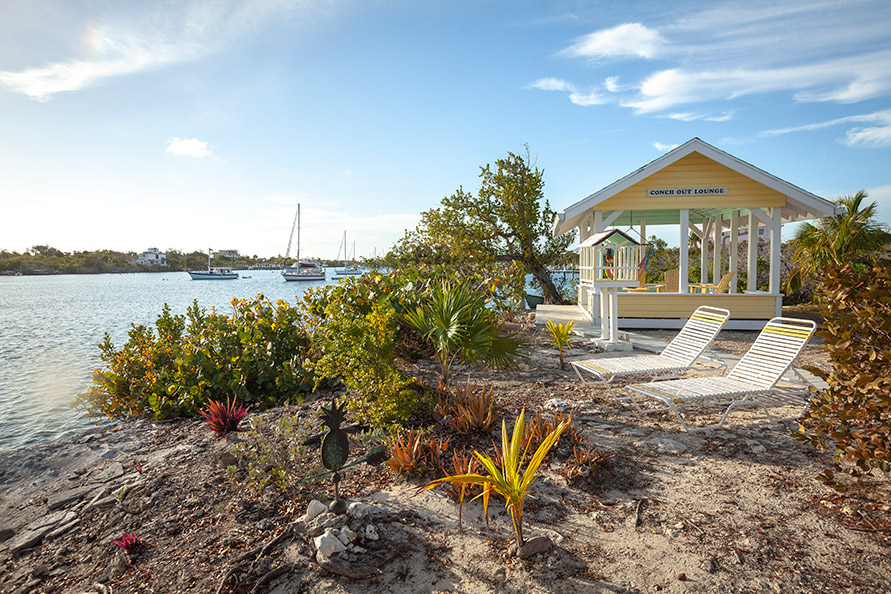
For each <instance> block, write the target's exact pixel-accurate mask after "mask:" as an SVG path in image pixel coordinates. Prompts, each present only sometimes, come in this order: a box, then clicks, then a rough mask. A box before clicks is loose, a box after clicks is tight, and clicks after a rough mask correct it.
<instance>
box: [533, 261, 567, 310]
mask: <svg viewBox="0 0 891 594" xmlns="http://www.w3.org/2000/svg"><path fill="white" fill-rule="evenodd" d="M530 272H531V273H532V276H534V277H535V280H537V281H538V284H539V285H541V292H542V297H544V302H545V303H560V301H561V299H560V293H559V292H558V291H557V286H556V285H554V281H552V280H551V273H550V272H548V269H547V268H545V267H544V266H542V265H540V264H536V265H534V266H532V269H531V270H530Z"/></svg>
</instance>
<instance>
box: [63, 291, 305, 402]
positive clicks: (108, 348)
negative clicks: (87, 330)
mask: <svg viewBox="0 0 891 594" xmlns="http://www.w3.org/2000/svg"><path fill="white" fill-rule="evenodd" d="M232 308H233V310H234V313H233V314H232V316H225V315H221V314H218V313H215V312H213V311H211V312H210V313H207V312H206V311H205V310H204V309H202V308H200V307H199V306H198V303H197V302H195V303H193V304H192V306H191V307H189V309H188V312H187V314H186V315H185V316H181V315H172V314H171V311H170V308H169V307H168V306H167V305H165V306H164V308H163V310H162V312H161V315H159V316H158V319H157V321H156V323H155V327H156V330H157V333H155V332H153V331H152V329H151V328H148V327H146V326H142V325H133V326H132V327H131V329H130V332H129V336H128V340H127V342H126V343H125V344H124V346H123V347H121V348H120V349H116V348H115V347H114V345H113V344H112V342H111V339H110V337H109V336H108V335H106V336H105V339H104V340H103V342H102V343H101V344H100V345H99V348H100V350H101V357H102V360H103V361H104V363H105V368H104V369H101V370H97V371H95V372H94V373H93V384H94V385H93V387H91V388H90V389H89V390H88V391H87V392H86V393H84V394H81V395H79V396H78V398H77V400H76V402H75V404H82V405H84V406H86V408H87V409H88V410H89V411H90V413H91V414H93V415H106V416H108V417H125V416H129V415H137V416H147V415H148V416H152V417H154V418H155V419H165V418H169V417H175V416H182V415H186V416H193V415H196V414H197V413H198V411H199V410H200V409H201V408H203V407H204V406H205V405H206V404H207V402H208V400H209V399H211V398H213V399H220V398H222V397H223V396H224V395H231V396H232V397H234V398H237V399H238V400H240V401H242V402H244V403H248V404H257V405H261V406H271V405H275V404H279V403H282V402H286V401H289V400H293V399H295V398H299V397H300V395H301V394H304V393H307V392H310V391H311V390H312V389H313V387H314V385H315V383H316V382H315V381H314V380H315V378H314V377H313V376H312V373H311V372H309V371H307V370H306V369H305V368H304V357H305V356H306V355H307V354H308V349H309V344H310V341H309V336H308V334H307V332H306V330H305V329H304V328H303V325H302V324H301V313H300V310H299V309H297V308H293V307H291V306H289V305H288V304H287V303H285V302H284V301H278V302H277V303H275V304H272V303H271V302H269V301H268V300H266V299H265V298H264V297H263V296H262V295H258V296H257V297H256V298H254V299H244V300H239V299H233V300H232Z"/></svg>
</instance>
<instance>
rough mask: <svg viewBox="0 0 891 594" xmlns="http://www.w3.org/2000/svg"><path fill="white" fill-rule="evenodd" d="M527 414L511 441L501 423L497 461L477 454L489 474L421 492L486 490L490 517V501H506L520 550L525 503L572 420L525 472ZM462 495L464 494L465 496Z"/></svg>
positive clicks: (546, 443) (547, 440) (453, 479)
mask: <svg viewBox="0 0 891 594" xmlns="http://www.w3.org/2000/svg"><path fill="white" fill-rule="evenodd" d="M524 415H525V411H521V412H520V416H519V418H518V419H517V422H516V423H514V430H513V434H512V436H511V438H510V441H508V434H507V425H506V423H505V422H504V420H502V421H501V452H500V455H498V456H496V458H495V459H493V458H490V457H489V456H486V455H484V454H480V453H479V452H477V451H474V452H473V453H474V455H475V456H476V458H477V460H478V461H479V463H480V464H481V465H482V466H483V468H484V469H485V470H486V472H487V474H477V473H470V474H458V475H450V476H445V477H443V478H440V479H436V480H435V481H432V482H430V483H427V484H426V485H424V486H423V487H421V489H424V490H429V489H434V488H436V487H437V486H439V485H441V484H443V483H455V484H458V485H479V486H481V487H482V488H483V493H482V497H483V508H484V509H485V512H486V515H487V516H488V510H489V497H490V496H491V494H492V493H493V492H494V493H497V494H498V495H501V496H502V497H504V500H505V506H506V507H507V509H508V510H509V511H510V517H511V520H512V521H513V525H514V532H515V534H516V536H517V547H521V546H523V542H524V541H523V500H524V499H525V498H526V494H527V492H528V491H529V487H531V486H532V483H533V482H534V481H535V474H536V472H538V467H539V466H541V463H542V462H543V461H544V459H545V456H547V454H548V452H549V451H550V450H551V448H553V447H554V445H556V443H557V440H558V439H560V435H561V434H562V433H563V432H564V431H565V430H566V428H567V427H569V425H570V423H571V421H572V417H570V418H568V419H566V421H564V422H563V423H561V424H560V425H558V426H557V427H556V428H554V430H553V431H551V432H550V433H549V434H548V435H547V436H546V437H545V438H544V440H543V441H542V442H541V445H539V446H538V448H537V449H536V450H535V453H534V454H532V457H531V458H530V460H529V463H528V464H527V465H526V469H525V470H523V468H522V465H523V460H524V459H525V458H526V453H527V450H526V448H525V447H524V440H523V418H524ZM462 495H463V492H462Z"/></svg>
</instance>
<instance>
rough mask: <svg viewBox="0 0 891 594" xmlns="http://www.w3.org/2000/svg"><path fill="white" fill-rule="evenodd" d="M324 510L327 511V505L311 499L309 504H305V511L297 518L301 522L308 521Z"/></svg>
mask: <svg viewBox="0 0 891 594" xmlns="http://www.w3.org/2000/svg"><path fill="white" fill-rule="evenodd" d="M326 511H328V506H327V505H325V504H324V503H322V502H321V501H318V500H316V499H313V500H312V501H310V502H309V505H308V506H306V513H305V514H303V515H302V516H300V518H298V520H300V521H301V522H310V521H312V520H314V519H315V518H316V517H318V516H319V515H320V514H323V513H325V512H326Z"/></svg>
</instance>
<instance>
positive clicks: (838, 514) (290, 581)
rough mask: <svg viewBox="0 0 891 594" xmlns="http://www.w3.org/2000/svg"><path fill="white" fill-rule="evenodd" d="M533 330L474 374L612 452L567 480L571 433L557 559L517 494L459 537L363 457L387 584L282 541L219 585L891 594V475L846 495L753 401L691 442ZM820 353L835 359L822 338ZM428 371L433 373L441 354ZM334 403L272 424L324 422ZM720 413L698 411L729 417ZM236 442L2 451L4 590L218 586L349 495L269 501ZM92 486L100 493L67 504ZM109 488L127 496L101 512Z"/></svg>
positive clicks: (141, 442)
mask: <svg viewBox="0 0 891 594" xmlns="http://www.w3.org/2000/svg"><path fill="white" fill-rule="evenodd" d="M525 327H526V329H527V332H528V333H529V336H530V338H531V339H532V348H533V350H532V357H531V359H530V361H529V363H528V365H526V366H524V368H523V369H521V370H520V371H517V372H510V373H507V372H504V373H482V372H474V373H472V374H470V377H471V378H473V379H474V380H476V381H480V382H489V383H492V384H493V385H494V387H495V392H496V394H497V395H498V400H499V402H500V403H501V404H502V405H503V406H504V408H505V418H507V419H509V420H510V419H512V418H513V416H514V414H515V413H517V412H519V410H520V409H526V410H527V411H528V412H527V414H529V412H535V411H551V410H563V411H566V412H569V411H573V415H574V420H575V427H576V429H577V430H578V433H579V434H580V438H581V445H584V446H585V447H588V448H594V449H597V450H600V451H601V452H603V453H605V454H607V455H611V456H612V457H611V458H609V460H608V461H607V462H604V463H602V464H600V465H598V466H596V467H595V468H593V469H592V471H591V472H590V474H589V475H588V476H586V477H583V478H576V479H574V480H572V481H569V480H567V477H566V476H565V474H566V472H567V468H568V467H567V459H569V457H570V455H571V451H572V444H570V443H569V442H568V441H567V440H565V439H564V440H563V441H561V444H560V445H558V447H557V449H556V451H555V452H554V455H553V456H552V457H551V458H550V459H549V460H548V461H547V462H546V465H545V467H544V468H543V469H542V472H541V475H540V478H539V480H538V481H537V482H536V483H535V485H534V487H533V492H532V493H531V495H532V496H533V497H534V498H532V499H528V500H527V503H526V506H525V526H526V531H527V533H526V537H527V539H528V538H531V537H535V536H540V535H541V536H548V537H549V538H550V540H551V541H552V543H553V547H552V548H551V549H550V550H549V551H547V552H545V553H540V554H538V555H534V556H532V557H530V558H528V559H524V560H521V559H518V558H516V557H509V556H508V554H507V550H508V546H509V545H510V543H511V540H512V535H513V534H512V530H511V527H510V520H509V517H508V516H507V515H506V513H505V511H504V509H503V507H502V502H501V500H499V499H494V500H493V502H492V506H491V508H490V521H489V525H488V526H487V525H486V523H485V522H484V520H483V517H482V510H481V503H480V501H479V500H477V501H471V502H467V503H465V506H464V514H463V527H462V528H461V529H459V528H458V526H457V514H458V509H457V504H456V502H455V501H454V500H453V499H452V498H451V497H450V496H449V495H448V494H446V493H445V492H444V491H442V490H437V491H431V492H418V490H417V486H418V485H420V484H422V483H423V480H420V479H418V478H406V477H403V476H399V475H395V474H394V473H392V472H391V471H390V470H388V469H386V467H385V466H384V467H377V468H371V467H365V466H361V467H356V470H355V471H350V472H346V473H345V478H344V481H343V483H342V488H343V491H344V493H345V497H346V498H347V499H349V500H351V501H361V502H364V503H367V504H369V505H373V506H376V509H377V510H378V515H377V516H376V519H375V520H374V521H375V522H376V524H377V526H378V528H379V530H380V532H381V535H382V542H386V543H390V544H389V545H388V546H391V547H392V551H391V552H392V554H391V555H390V556H391V557H392V559H390V560H388V561H386V562H383V563H381V564H380V566H379V569H380V571H381V574H380V575H379V576H377V577H372V578H370V579H365V580H354V579H349V578H346V577H342V576H340V575H335V574H331V573H329V572H327V571H325V570H323V569H322V568H320V567H319V565H318V564H317V563H316V562H315V560H314V559H313V556H312V555H313V550H312V548H311V546H310V544H309V540H310V539H309V538H308V537H306V535H302V534H299V533H298V534H289V535H288V538H286V539H284V540H282V542H280V543H277V544H276V546H272V547H269V548H268V550H266V551H264V552H263V555H262V557H263V558H262V559H257V560H256V561H255V562H251V563H250V567H249V568H248V569H249V571H247V572H244V573H236V574H233V575H232V577H231V578H230V579H229V580H227V581H226V584H225V586H223V587H222V588H221V589H220V590H219V591H221V592H252V591H253V592H275V593H276V594H285V593H293V592H311V593H323V592H325V593H327V592H350V593H364V592H375V593H378V592H379V593H385V592H386V593H396V594H409V593H425V592H430V593H434V592H463V593H489V592H516V593H520V592H567V593H568V592H573V593H577V592H655V591H663V592H688V591H700V592H869V593H872V592H887V591H889V587H888V584H889V583H891V558H889V555H888V552H889V545H891V508H889V505H888V502H889V501H891V489H889V482H888V480H887V478H883V479H870V480H868V481H867V482H866V483H865V484H864V485H862V486H856V485H852V486H851V489H850V490H849V491H848V492H847V493H844V494H839V493H836V492H835V491H833V490H831V489H828V488H827V487H825V486H824V485H823V484H822V483H819V482H818V481H816V480H815V477H816V475H817V474H819V473H820V472H821V471H822V469H823V462H824V461H825V460H826V459H827V456H826V454H823V453H820V452H816V451H814V450H812V449H809V448H808V447H805V446H803V445H801V444H799V443H798V442H796V441H794V440H793V439H792V438H791V437H790V433H791V432H792V431H794V429H795V424H793V423H788V422H787V423H783V424H774V425H766V424H763V423H760V422H758V421H759V419H758V417H757V415H755V414H754V413H753V412H740V413H736V414H734V415H733V416H732V417H731V419H730V422H729V425H728V426H727V427H726V428H724V429H721V430H719V431H712V432H704V433H686V432H683V431H682V430H681V428H680V426H679V424H678V423H677V421H676V420H675V419H673V418H672V417H670V416H668V415H666V414H664V413H657V414H649V415H644V414H640V413H637V412H633V411H630V410H628V409H625V408H624V407H622V406H620V405H618V404H617V403H616V402H615V401H613V399H612V398H611V397H610V395H609V393H608V392H606V391H605V390H603V389H600V388H597V387H594V386H591V385H583V384H581V383H580V382H579V381H578V379H577V378H576V377H575V374H574V373H573V372H572V371H570V370H568V369H567V370H561V369H560V368H559V366H558V365H557V358H556V353H555V351H554V350H553V349H551V348H550V347H548V346H547V343H546V340H545V338H544V335H543V333H541V332H536V331H533V330H531V329H529V328H528V326H525ZM669 335H671V333H669ZM753 338H754V335H753V334H751V333H739V336H736V333H732V332H723V333H722V335H721V340H720V341H719V343H718V345H717V346H718V348H721V349H725V350H727V351H728V352H736V351H739V350H740V349H741V350H745V347H746V345H747V344H750V343H751V340H752V339H753ZM591 356H598V353H597V352H596V349H595V348H594V347H592V346H588V345H582V344H578V345H576V347H575V348H573V349H572V351H571V352H570V358H583V357H591ZM804 361H805V362H807V363H808V364H815V365H818V366H825V365H827V364H828V360H827V359H826V357H825V354H824V353H822V351H820V350H819V348H817V347H816V346H814V347H810V348H809V349H808V350H807V351H806V353H805V355H804ZM410 367H411V369H410V370H411V371H412V372H413V373H416V374H419V375H421V376H423V377H429V378H432V371H433V367H432V364H431V363H430V362H429V361H421V362H420V363H412V364H410ZM462 377H464V376H462ZM317 406H318V404H317V403H307V404H303V405H299V406H294V407H287V408H282V409H277V410H276V411H271V412H268V413H264V415H265V416H267V417H270V418H275V417H277V416H281V415H296V414H303V415H306V414H307V413H308V411H311V410H313V409H315V408H317ZM716 412H718V411H706V413H704V414H702V415H694V416H693V418H692V419H691V420H693V421H694V422H698V423H706V422H711V420H712V419H714V415H715V413H716ZM549 414H550V413H549ZM435 432H441V429H436V430H435ZM443 435H445V433H443ZM496 437H497V431H496V432H494V433H493V434H492V435H491V436H481V437H477V438H474V439H464V440H463V441H462V440H461V439H455V440H453V443H452V446H450V447H459V445H461V444H463V445H464V446H466V447H478V448H485V447H487V444H488V443H489V442H491V440H492V439H493V438H496ZM459 442H460V443H459ZM229 446H230V442H229V441H227V440H221V439H218V438H215V437H214V436H212V435H211V434H210V433H209V432H208V431H206V430H205V429H203V428H202V426H201V424H200V423H197V422H183V423H174V424H136V425H118V426H116V427H112V428H102V429H96V430H93V431H92V432H89V433H87V434H83V435H80V436H76V437H74V438H70V439H68V440H63V441H60V442H58V443H56V444H51V445H47V446H41V447H38V448H30V449H28V450H18V451H14V452H4V453H0V497H2V499H0V518H3V520H0V537H2V539H3V542H2V543H0V563H2V566H3V567H4V570H3V571H2V572H0V574H2V575H0V592H21V593H24V592H29V593H30V592H63V593H67V592H71V593H78V594H80V593H87V592H93V593H97V594H102V593H106V592H159V593H160V592H165V593H166V592H216V591H218V588H220V584H221V582H222V580H223V578H224V576H225V575H226V574H227V572H229V570H230V569H232V568H235V567H238V566H240V565H245V563H246V562H245V561H244V560H239V557H240V556H242V555H243V554H244V553H245V552H249V551H251V550H253V549H256V547H258V546H259V545H262V544H264V543H268V542H271V541H273V540H274V539H275V537H276V536H278V535H279V534H282V533H283V531H285V530H286V526H288V525H289V522H291V521H292V520H293V519H294V518H295V517H296V516H297V515H299V514H301V513H302V512H303V510H304V509H305V506H306V503H307V502H308V501H309V500H310V499H311V498H319V497H322V496H324V495H325V494H326V493H329V492H330V484H327V483H324V484H321V483H314V484H312V485H311V486H308V487H307V489H306V491H305V492H303V493H301V495H300V497H299V501H298V506H299V507H298V509H296V510H295V509H293V508H292V507H291V506H290V505H289V503H288V500H287V499H286V498H284V497H283V496H281V495H278V494H276V493H275V492H272V493H270V494H268V495H266V496H263V497H259V496H256V495H253V494H251V493H250V492H249V491H247V490H246V489H245V488H244V486H243V484H241V483H240V482H239V480H238V479H237V477H236V478H230V477H229V476H228V475H227V472H226V470H225V469H224V465H225V463H226V458H225V454H226V453H227V452H228V449H229ZM357 449H358V450H360V451H361V447H360V446H358V445H357ZM357 453H358V452H357ZM312 455H313V456H315V455H317V453H315V452H313V454H312ZM137 463H139V464H140V468H141V469H142V472H141V473H137V472H136V471H135V470H134V469H135V464H137ZM109 477H112V478H109ZM128 485H129V488H128V489H127V492H126V496H125V497H122V498H120V499H119V500H117V494H118V493H119V491H120V489H121V487H122V486H128ZM66 489H67V490H68V492H66ZM76 489H81V490H84V491H85V492H87V491H88V492H89V493H88V494H87V495H81V497H79V498H78V497H75V498H73V499H72V500H71V501H70V502H63V503H61V504H60V503H59V502H60V501H63V500H65V499H66V498H67V497H68V495H70V492H71V491H75V490H76ZM97 492H98V493H99V494H100V496H102V495H104V496H105V499H108V498H109V495H111V499H112V501H111V502H106V503H104V504H103V505H102V506H98V505H95V501H96V498H95V497H94V495H95V493H97ZM90 497H92V500H93V502H94V504H93V505H92V507H91V504H90V503H88V501H87V499H88V498H90ZM53 505H55V506H56V507H54V508H52V509H51V507H52V506H53ZM52 513H65V514H72V515H70V516H65V517H66V518H68V520H67V521H68V523H73V525H72V526H71V527H69V528H67V529H66V530H65V531H63V532H62V533H61V534H58V535H55V536H51V535H50V534H47V535H46V536H44V537H43V540H42V541H41V542H39V543H38V544H35V545H34V546H31V547H28V548H24V549H21V550H17V551H16V552H14V553H13V552H11V551H10V550H9V548H10V543H11V542H14V541H16V539H19V541H21V538H22V534H23V533H24V531H25V527H24V526H25V524H22V522H30V524H28V525H29V526H32V527H33V526H34V525H35V523H37V524H39V519H40V518H42V517H46V516H47V515H48V514H52ZM131 530H138V531H139V534H140V540H141V541H142V542H143V545H142V546H141V547H140V548H139V549H138V550H137V552H136V553H135V554H134V555H133V556H125V555H124V554H123V552H121V551H119V550H117V547H115V546H113V545H111V544H110V542H109V539H110V537H111V536H120V534H122V533H123V532H125V531H131ZM4 549H5V550H4ZM255 558H256V555H255V556H254V557H251V558H249V561H250V559H255ZM275 572H278V574H277V575H275V577H274V578H273V579H268V581H266V582H264V581H263V580H264V579H265V577H264V576H266V577H268V576H269V575H273V574H274V573H275Z"/></svg>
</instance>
